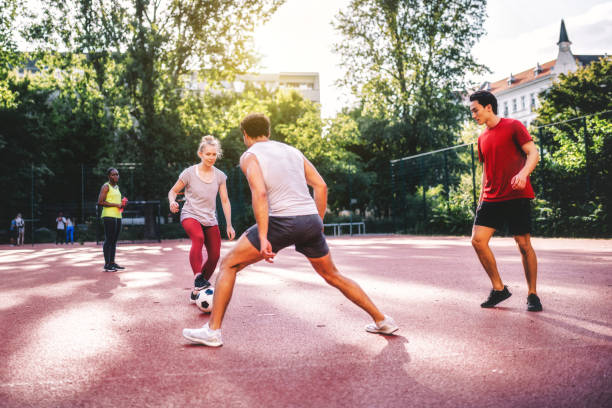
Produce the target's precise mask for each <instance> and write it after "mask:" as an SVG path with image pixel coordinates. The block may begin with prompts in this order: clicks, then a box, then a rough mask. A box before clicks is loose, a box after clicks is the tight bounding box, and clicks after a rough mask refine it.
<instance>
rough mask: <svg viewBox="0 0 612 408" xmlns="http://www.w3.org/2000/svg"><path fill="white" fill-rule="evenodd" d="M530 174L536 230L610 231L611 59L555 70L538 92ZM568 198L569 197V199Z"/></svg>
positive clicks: (611, 205) (543, 231) (563, 233)
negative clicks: (538, 155)
mask: <svg viewBox="0 0 612 408" xmlns="http://www.w3.org/2000/svg"><path fill="white" fill-rule="evenodd" d="M540 99H541V101H542V105H541V107H540V109H539V110H538V119H537V122H536V124H537V125H539V127H538V128H537V130H536V135H537V138H538V141H539V144H540V146H541V149H542V151H543V155H542V162H541V163H540V165H539V166H538V167H537V169H536V172H535V173H534V178H535V180H534V183H535V185H537V186H538V188H539V189H540V191H539V192H538V198H539V201H538V206H537V209H538V212H539V223H538V224H539V225H540V228H541V232H542V233H545V234H552V235H557V234H560V235H567V234H570V235H603V236H607V235H609V234H610V233H611V232H612V218H611V217H609V214H610V211H612V184H610V176H611V174H612V58H610V57H607V58H601V59H600V60H599V61H597V62H594V63H592V64H590V65H588V66H587V67H584V68H580V69H578V70H577V71H575V72H572V73H569V74H567V75H561V76H560V77H559V79H558V81H556V82H555V83H554V84H553V85H552V87H551V88H549V89H548V90H546V91H545V92H544V93H542V94H541V95H540ZM570 197H573V199H569V198H570Z"/></svg>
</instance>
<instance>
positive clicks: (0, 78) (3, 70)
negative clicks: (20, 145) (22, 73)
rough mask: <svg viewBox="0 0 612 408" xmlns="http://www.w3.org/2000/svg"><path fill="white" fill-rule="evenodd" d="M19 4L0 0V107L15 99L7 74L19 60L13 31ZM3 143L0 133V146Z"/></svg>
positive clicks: (17, 0)
mask: <svg viewBox="0 0 612 408" xmlns="http://www.w3.org/2000/svg"><path fill="white" fill-rule="evenodd" d="M21 6H22V2H21V1H20V0H0V108H3V107H9V106H12V105H13V103H14V99H15V95H14V94H13V93H12V92H11V91H10V90H9V87H8V75H9V73H10V72H11V70H12V69H14V68H15V66H16V65H17V64H18V63H19V61H20V55H19V54H18V52H17V45H16V43H15V36H14V34H13V33H14V30H15V28H16V27H15V21H16V17H17V15H18V10H19V8H20V7H21ZM5 143H6V140H5V139H3V137H2V134H0V148H1V147H2V145H3V144H5Z"/></svg>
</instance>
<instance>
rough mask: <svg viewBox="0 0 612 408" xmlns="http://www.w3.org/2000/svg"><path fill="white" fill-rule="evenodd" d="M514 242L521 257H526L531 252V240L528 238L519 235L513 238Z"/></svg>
mask: <svg viewBox="0 0 612 408" xmlns="http://www.w3.org/2000/svg"><path fill="white" fill-rule="evenodd" d="M514 241H516V244H517V245H518V248H519V251H520V252H521V254H522V255H527V254H528V253H529V252H531V251H533V247H532V246H531V240H530V239H529V238H528V237H525V236H522V235H519V236H516V237H514Z"/></svg>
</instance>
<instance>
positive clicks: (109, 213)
mask: <svg viewBox="0 0 612 408" xmlns="http://www.w3.org/2000/svg"><path fill="white" fill-rule="evenodd" d="M104 184H108V193H107V194H106V200H105V201H107V202H109V203H113V204H121V192H120V191H119V186H115V187H113V186H111V185H110V183H108V182H107V183H104ZM102 217H111V218H121V211H119V208H117V207H104V208H103V209H102Z"/></svg>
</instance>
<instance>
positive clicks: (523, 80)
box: [481, 59, 557, 94]
mask: <svg viewBox="0 0 612 408" xmlns="http://www.w3.org/2000/svg"><path fill="white" fill-rule="evenodd" d="M556 62H557V60H556V59H554V60H552V61H548V62H546V63H544V64H541V65H540V69H539V73H538V74H537V75H535V69H536V67H531V68H529V69H528V70H525V71H523V72H520V73H518V74H513V75H512V78H513V80H512V83H510V82H509V81H508V79H509V77H506V78H504V79H500V80H499V81H495V82H493V83H491V85H490V87H491V88H490V89H487V90H488V91H489V92H492V93H494V94H495V93H499V92H502V91H505V90H508V89H511V88H516V87H519V86H521V85H525V84H527V83H529V82H532V81H535V80H537V79H541V78H543V77H547V76H549V75H550V74H551V69H552V68H553V67H554V66H555V63H556ZM486 88H488V87H484V86H483V87H482V88H481V89H486Z"/></svg>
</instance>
